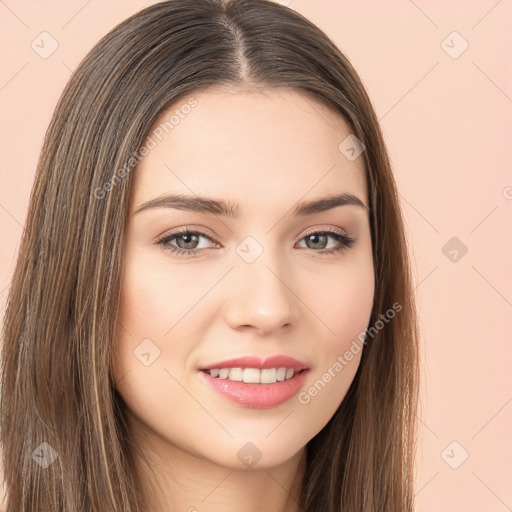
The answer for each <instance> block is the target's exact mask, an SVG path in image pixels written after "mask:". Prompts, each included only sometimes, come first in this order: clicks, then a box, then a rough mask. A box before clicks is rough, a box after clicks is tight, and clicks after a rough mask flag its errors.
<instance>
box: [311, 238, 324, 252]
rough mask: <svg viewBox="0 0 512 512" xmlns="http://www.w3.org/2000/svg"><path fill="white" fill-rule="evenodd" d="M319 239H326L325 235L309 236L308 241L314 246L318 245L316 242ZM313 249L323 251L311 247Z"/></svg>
mask: <svg viewBox="0 0 512 512" xmlns="http://www.w3.org/2000/svg"><path fill="white" fill-rule="evenodd" d="M319 238H326V235H309V239H310V241H313V245H314V246H315V245H316V244H318V243H319V242H318V240H319ZM315 240H316V241H315ZM320 245H321V246H322V245H323V244H322V243H320ZM313 248H314V249H323V248H324V247H313Z"/></svg>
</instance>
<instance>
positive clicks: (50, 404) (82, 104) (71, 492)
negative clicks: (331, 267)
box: [0, 0, 418, 512]
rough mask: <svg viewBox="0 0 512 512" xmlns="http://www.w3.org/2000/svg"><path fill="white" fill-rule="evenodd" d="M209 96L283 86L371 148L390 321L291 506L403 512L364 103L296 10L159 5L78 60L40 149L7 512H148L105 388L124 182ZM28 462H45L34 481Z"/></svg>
mask: <svg viewBox="0 0 512 512" xmlns="http://www.w3.org/2000/svg"><path fill="white" fill-rule="evenodd" d="M218 86H220V87H222V86H229V87H233V88H238V87H242V88H243V87H252V88H255V89H257V88H260V87H265V88H268V87H292V88H294V89H296V90H298V91H299V92H302V93H303V94H305V95H307V96H308V97H310V98H313V99H315V100H317V101H320V102H322V103H323V104H325V105H327V106H328V107H329V108H330V109H332V110H333V111H335V112H337V113H339V114H340V115H341V116H342V117H343V118H344V119H345V121H346V122H347V123H348V125H349V126H350V128H351V130H352V132H353V133H354V134H355V136H356V137H357V138H358V139H360V140H361V141H362V143H363V144H364V146H365V148H366V149H365V151H364V152H363V154H362V158H364V162H365V167H366V169H365V172H366V179H367V184H368V190H369V205H370V225H371V235H372V245H373V262H374V268H375V298H374V304H373V311H372V315H371V321H370V325H371V326H374V325H375V324H376V323H378V322H379V321H380V322H381V323H382V315H383V314H384V313H386V312H387V311H390V310H392V309H393V310H394V309H396V306H397V305H399V306H401V307H400V308H399V312H397V313H396V315H395V316H394V318H393V319H392V320H391V321H389V322H386V325H385V326H384V328H381V329H374V331H375V332H374V333H372V336H371V339H370V337H369V336H367V338H366V340H365V342H366V346H365V349H364V351H363V354H362V359H361V363H360V366H359V369H358V371H357V374H356V376H355V378H354V380H353V382H352V384H351V386H350V389H349V391H348V393H347V394H346V396H345V398H344V400H343V402H342V404H341V405H340V407H339V409H338V410H337V411H336V413H335V414H334V416H333V417H332V418H331V420H330V421H329V423H328V424H327V425H326V426H325V427H324V428H323V429H322V431H321V432H319V433H318V434H317V435H316V436H315V437H314V438H313V439H312V440H311V441H310V442H309V443H308V445H307V461H306V471H305V475H304V480H303V488H302V493H301V496H300V505H301V508H302V510H303V511H305V512H320V511H322V512H340V511H341V510H344V511H350V512H356V511H365V512H382V511H384V510H385V511H390V512H398V511H412V510H413V477H414V475H413V460H414V453H415V435H416V434H415V432H416V423H415V422H416V414H415V413H416V407H417V395H418V360H417V359H418V332H417V316H416V315H417V314H416V310H415V304H414V290H413V287H412V277H411V271H410V262H409V257H408V251H407V241H406V237H405V234H404V225H403V220H402V213H401V210H400V205H399V199H398V193H397V191H396V185H395V182H394V179H393V175H392V171H391V166H390V161H389V158H388V155H387V151H386V148H385V144H384V141H383V137H382V134H381V131H380V128H379V124H378V120H377V117H376V115H375V112H374V110H373V108H372V105H371V102H370V99H369V98H368V95H367V93H366V91H365V88H364V86H363V84H362V82H361V80H360V79H359V77H358V75H357V74H356V72H355V70H354V69H353V67H352V65H351V64H350V62H349V61H348V59H347V58H346V57H345V56H344V55H343V54H342V53H341V52H340V51H339V49H338V48H337V47H336V46H335V45H334V43H333V42H332V41H331V40H330V39H329V38H328V37H327V36H326V35H325V34H324V33H323V32H322V31H321V30H319V29H318V28H317V27H316V26H315V25H313V24H312V23H311V22H309V21H308V20H306V19H305V18H304V17H302V16H301V15H299V14H298V13H296V12H294V11H293V10H291V9H288V8H286V7H284V6H282V5H279V4H276V3H273V2H268V1H265V0H233V1H231V2H229V3H228V2H222V1H221V0H186V1H185V0H170V1H165V2H161V3H157V4H155V5H153V6H150V7H148V8H146V9H144V10H142V11H141V12H139V13H137V14H135V15H134V16H132V17H130V18H129V19H127V20H126V21H124V22H123V23H121V24H119V25H118V26H117V27H115V28H114V29H113V30H112V31H111V32H110V33H109V34H107V35H106V36H105V37H104V38H103V39H102V40H101V41H100V42H99V43H98V44H97V45H96V46H95V47H94V48H93V49H92V50H91V51H90V53H89V54H88V55H87V56H86V58H85V59H84V61H83V62H82V63H81V64H80V66H79V67H78V68H77V69H76V71H75V72H74V73H73V75H72V77H71V79H70V81H69V83H68V84H67V86H66V88H65V90H64V92H63V94H62V97H61V99H60V100H59V103H58V105H57V108H56V110H55V113H54V116H53V119H52V121H51V124H50V126H49V128H48V131H47V134H46V137H45V141H44V146H43V149H42V153H41V156H40V160H39V163H38V169H37V175H36V179H35V183H34V186H33V190H32V194H31V197H30V204H29V210H28V216H27V220H26V226H25V230H24V232H23V237H22V241H21V247H20V249H19V255H18V259H17V264H16V268H15V271H14V276H13V279H12V283H11V287H10V292H9V296H8V303H7V309H6V313H5V319H4V331H3V346H2V368H1V399H2V403H1V424H0V427H1V430H0V436H1V437H0V440H1V444H0V447H1V448H2V451H3V453H2V457H3V467H4V473H5V476H4V478H5V488H6V497H5V498H6V510H7V512H29V511H34V510H51V511H53V512H58V511H77V510H80V511H83V512H86V511H88V512H93V511H94V512H99V511H106V510H108V511H116V512H135V511H136V510H138V511H140V510H144V507H143V504H142V498H141V492H140V489H139V488H138V487H137V482H136V479H135V477H134V474H133V468H132V467H131V465H130V463H129V457H130V450H132V448H133V447H132V446H131V444H130V436H129V433H128V431H127V428H126V423H125V421H124V416H123V402H122V399H121V398H120V396H119V394H118V393H117V392H116V390H115V386H114V382H113V379H112V372H111V369H112V350H111V347H112V340H114V339H115V337H116V332H117V329H118V324H117V311H118V305H119V298H120V270H121V267H122V260H123V244H124V231H125V225H126V219H127V214H128V211H129V210H128V207H129V201H130V197H131V189H132V182H133V167H134V165H135V164H136V162H137V156H138V150H139V148H140V147H141V146H142V145H143V144H144V142H145V140H146V139H147V136H148V133H149V130H150V128H151V126H152V124H153V123H154V121H155V119H156V118H157V116H158V115H159V114H160V113H161V112H162V111H163V110H164V109H165V108H166V107H167V106H168V105H170V104H172V103H174V102H176V101H177V100H178V99H180V98H185V99H184V100H183V101H186V98H189V97H190V95H191V94H192V93H194V92H196V91H200V90H204V89H206V88H208V87H218ZM340 142H341V141H340ZM42 443H47V444H42ZM38 457H39V458H40V459H44V460H46V461H47V463H46V464H48V463H50V462H52V461H53V459H55V460H54V462H53V463H50V464H49V465H47V467H46V468H43V467H42V465H41V463H39V464H38V463H36V462H38V460H37V459H38Z"/></svg>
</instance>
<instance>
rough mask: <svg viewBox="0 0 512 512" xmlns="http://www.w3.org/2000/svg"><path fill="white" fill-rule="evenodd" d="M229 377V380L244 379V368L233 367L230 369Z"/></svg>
mask: <svg viewBox="0 0 512 512" xmlns="http://www.w3.org/2000/svg"><path fill="white" fill-rule="evenodd" d="M228 379H229V380H237V381H239V382H240V381H241V380H242V368H231V369H230V370H229V377H228Z"/></svg>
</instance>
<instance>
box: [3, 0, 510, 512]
mask: <svg viewBox="0 0 512 512" xmlns="http://www.w3.org/2000/svg"><path fill="white" fill-rule="evenodd" d="M151 3H153V2H147V1H142V0H139V1H135V0H129V1H123V2H121V1H117V2H116V1H112V0H110V1H102V2H99V1H98V0H89V1H88V2H87V1H86V0H79V1H76V0H70V1H67V2H64V1H60V2H56V1H45V2H41V1H21V0H18V1H15V0H6V1H5V2H4V1H2V2H0V55H1V76H0V112H1V115H2V119H3V122H2V124H1V126H0V130H1V135H0V144H1V155H2V165H1V167H0V180H1V188H0V223H1V228H2V236H3V242H2V246H1V250H0V304H1V312H0V313H3V310H4V306H5V299H6V296H7V291H8V286H9V281H10V278H11V274H12V271H13V264H14V261H15V257H16V254H17V250H18V247H19V242H20V237H21V234H22V225H23V223H24V221H25V216H26V211H27V206H28V200H29V194H30V190H31V187H32V183H33V179H34V172H35V167H36V162H37V158H38V155H39V151H40V148H41V143H42V139H43V136H44V133H45V130H46V128H47V125H48V122H49V120H50V117H51V114H52V112H53V109H54V107H55V104H56V101H57V99H58V97H59V95H60V94H61V92H62V89H63V87H64V86H65V84H66V82H67V80H68V78H69V76H70V73H71V70H72V69H74V68H75V67H76V66H77V65H78V63H79V62H80V60H81V59H82V58H83V57H84V56H85V54H86V53H87V51H88V50H89V49H90V48H91V47H92V46H93V45H94V44H95V43H96V42H97V41H98V40H99V38H100V37H101V36H103V35H104V34H105V33H106V32H108V31H109V30H110V29H111V28H112V27H113V26H114V25H115V24H117V23H118V22H119V21H121V20H123V19H124V18H126V17H127V16H129V15H131V14H132V13H135V12H136V11H137V10H139V9H141V8H143V7H145V6H147V5H150V4H151ZM281 3H288V4H289V5H290V7H291V8H293V9H295V10H297V11H298V12H300V13H302V14H304V15H305V16H306V17H307V18H309V19H310V20H311V21H313V22H314V23H316V24H317V25H318V26H319V27H320V28H322V29H323V30H324V31H325V32H327V34H328V35H329V36H330V37H331V38H332V39H333V40H334V41H335V42H336V43H337V44H338V46H339V47H340V49H341V50H342V51H343V52H344V53H345V54H346V55H347V56H348V57H349V59H350V60H351V61H352V63H353V64H354V66H355V68H356V70H357V71H358V73H359V74H360V76H361V78H362V80H363V82H364V83H365V85H366V87H367V89H368V91H369V94H370V96H371V98H372V101H373V104H374V107H375V109H376V111H377V115H378V117H379V119H380V120H381V123H382V128H383V131H384V134H385V138H386V142H387V144H388V147H389V151H390V155H391V158H392V161H393V164H394V169H395V173H396V179H397V182H398V187H399V191H400V194H401V199H402V207H403V211H404V215H405V218H406V223H407V229H408V237H409V240H410V243H411V250H412V252H413V256H414V258H415V269H414V271H415V276H416V277H415V279H416V286H417V287H416V292H417V296H418V302H419V307H420V314H421V328H422V347H421V359H422V363H423V368H422V380H423V382H422V407H421V410H420V411H419V416H420V420H421V423H420V425H421V435H420V439H419V445H418V464H417V476H416V504H417V506H416V509H417V511H418V512H434V511H435V512H440V511H450V512H459V511H460V512H462V511H464V512H468V511H475V512H476V511H479V512H480V511H487V512H491V511H492V512H501V511H505V510H512V486H511V485H510V482H511V481H512V443H511V440H510V431H511V425H512V385H511V379H510V377H509V375H510V369H511V354H512V343H511V339H510V327H511V319H512V314H511V313H512V285H511V281H512V279H511V274H512V265H510V262H511V261H512V257H511V256H512V255H511V252H512V237H511V233H512V230H511V229H510V226H511V225H512V222H511V221H512V174H511V172H510V169H511V165H510V162H511V161H512V159H511V156H512V155H511V153H512V151H511V149H510V148H511V147H512V144H511V142H512V141H511V133H512V131H511V124H512V123H511V119H512V116H511V111H512V99H511V98H512V80H511V66H510V62H512V59H511V55H510V54H511V53H512V41H511V39H512V36H511V34H512V23H511V21H512V3H511V2H510V1H509V0H501V1H495V0H490V1H483V0H482V1H464V2H462V1H426V0H421V1H420V0H415V1H412V0H410V1H406V0H402V1H398V0H394V1H391V0H386V1H377V0H371V1H370V0H364V1H361V0H360V1H354V0H351V1H347V0H343V1H327V0H322V1H318V0H316V1H313V0H293V1H292V2H281ZM454 31H456V32H457V33H458V35H457V34H455V35H454V34H452V33H453V32H454ZM42 32H48V33H49V34H50V35H51V36H40V34H41V33H42ZM41 37H44V38H46V39H45V40H44V43H41ZM50 37H51V38H53V39H54V40H55V41H57V43H58V48H57V49H56V50H55V52H54V53H53V54H51V55H50V56H48V57H47V58H42V57H40V56H39V54H38V53H36V51H34V49H32V47H31V43H32V42H33V41H34V46H35V47H36V48H38V51H39V52H42V51H43V49H46V50H45V51H49V49H51V44H52V41H51V39H50ZM443 41H444V42H443ZM53 44H55V43H53ZM466 44H468V45H469V46H468V48H467V49H466V50H465V51H462V50H464V47H465V45H466ZM36 45H39V46H36ZM450 54H451V55H450ZM507 171H508V172H507ZM507 226H508V228H507ZM453 237H457V240H456V241H455V242H454V243H455V244H456V245H454V246H453V247H452V246H448V247H447V248H445V250H444V252H443V247H445V244H446V243H447V242H448V241H449V240H450V239H452V238H453ZM452 243H453V242H452ZM461 244H464V245H465V246H466V247H467V249H468V250H467V253H466V254H464V255H463V256H461V254H462V253H461V251H460V247H462V245H461ZM454 248H455V249H456V250H457V251H458V252H457V260H456V261H451V259H450V258H452V259H453V258H454V257H455V253H453V252H452V253H451V254H450V251H452V250H453V249H454ZM445 253H446V254H448V256H446V255H445ZM506 262H508V265H507V264H506ZM454 441H455V442H456V444H452V443H453V442H454ZM466 452H467V454H468V458H467V460H465V461H464V462H462V461H463V459H464V457H465V455H466ZM461 462H462V463H461ZM457 466H458V467H457ZM455 467H456V469H455Z"/></svg>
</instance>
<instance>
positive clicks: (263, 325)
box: [228, 236, 298, 332]
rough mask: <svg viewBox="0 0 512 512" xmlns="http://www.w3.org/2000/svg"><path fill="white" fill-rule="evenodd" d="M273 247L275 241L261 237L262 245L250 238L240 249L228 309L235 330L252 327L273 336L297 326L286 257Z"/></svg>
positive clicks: (295, 301)
mask: <svg viewBox="0 0 512 512" xmlns="http://www.w3.org/2000/svg"><path fill="white" fill-rule="evenodd" d="M271 244H272V240H271V237H265V239H264V240H263V237H261V241H260V240H256V239H255V238H253V237H250V236H249V237H247V238H246V239H244V240H243V241H242V242H241V243H240V244H239V246H238V247H237V250H236V252H237V254H238V256H237V258H238V261H237V263H236V267H235V271H234V272H233V276H232V279H233V283H234V284H233V288H232V290H233V294H232V297H231V299H230V302H229V308H228V321H229V323H230V325H231V326H232V327H233V328H236V327H240V326H249V325H250V326H253V327H255V328H256V329H258V330H260V331H263V332H270V331H272V330H274V329H279V328H280V327H282V326H285V325H288V324H291V323H294V322H295V321H296V319H297V317H298V305H297V298H296V297H295V295H294V294H293V292H292V290H293V283H292V282H290V281H291V280H292V277H291V273H290V272H287V271H286V269H287V266H286V265H287V262H286V260H285V254H282V253H279V250H278V249H277V248H273V247H271Z"/></svg>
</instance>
